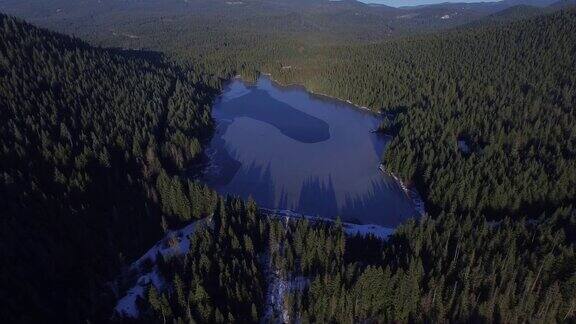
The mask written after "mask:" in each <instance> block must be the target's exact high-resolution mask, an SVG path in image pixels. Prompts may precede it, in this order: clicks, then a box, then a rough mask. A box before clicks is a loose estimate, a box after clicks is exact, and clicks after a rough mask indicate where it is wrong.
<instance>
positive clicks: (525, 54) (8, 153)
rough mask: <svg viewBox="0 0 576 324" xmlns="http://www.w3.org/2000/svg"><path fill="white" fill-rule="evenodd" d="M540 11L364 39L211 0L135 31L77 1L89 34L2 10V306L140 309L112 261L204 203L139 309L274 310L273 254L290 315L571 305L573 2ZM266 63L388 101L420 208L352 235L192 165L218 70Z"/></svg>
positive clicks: (359, 318)
mask: <svg viewBox="0 0 576 324" xmlns="http://www.w3.org/2000/svg"><path fill="white" fill-rule="evenodd" d="M526 12H527V13H526V14H518V13H517V12H515V13H513V18H494V17H493V16H491V17H489V19H487V20H481V21H477V23H474V24H471V25H459V26H458V27H457V28H454V29H449V30H446V31H443V32H435V33H425V34H422V33H415V34H412V33H407V34H405V35H402V36H401V37H400V36H394V37H388V38H386V39H382V35H377V34H374V35H372V36H371V37H370V39H369V40H361V41H359V42H353V41H350V39H351V38H354V34H353V33H352V34H342V33H340V32H339V31H338V30H336V31H334V32H333V33H332V34H331V37H333V38H331V39H328V38H324V37H323V35H325V34H324V33H329V31H330V27H329V24H328V23H326V24H328V27H325V26H324V27H323V26H322V24H320V25H308V24H307V23H302V24H295V25H294V26H293V27H294V28H293V29H291V32H287V30H290V29H289V28H287V27H286V26H283V25H282V24H281V23H279V24H278V25H276V26H277V28H270V29H266V30H265V31H261V32H259V29H260V27H259V26H261V25H259V24H261V23H262V21H273V22H274V23H272V24H273V25H274V24H275V23H276V22H278V20H277V19H278V17H279V16H275V17H266V16H265V15H263V16H262V17H260V18H259V19H262V20H256V21H252V23H253V24H252V25H250V24H246V25H238V26H232V27H214V28H212V27H211V26H216V18H214V17H212V16H210V15H208V14H207V15H206V16H204V17H200V18H197V19H196V18H190V17H189V16H185V15H184V16H181V17H180V19H182V20H177V21H178V22H183V21H187V22H188V23H187V24H182V26H181V27H178V26H179V25H178V24H174V23H172V22H169V21H164V22H163V24H164V25H163V26H164V27H163V28H160V29H159V28H157V26H158V25H156V23H152V22H151V21H156V19H160V20H161V21H163V20H164V18H157V17H146V19H149V20H148V21H149V22H150V23H142V20H141V19H142V17H139V18H134V20H133V21H131V22H129V23H127V26H131V27H130V28H136V29H133V30H131V31H130V32H131V33H133V34H134V35H142V34H146V35H148V37H142V38H129V37H128V39H125V40H121V41H119V40H118V39H117V38H114V37H110V36H106V37H103V35H102V34H101V33H100V31H101V29H99V27H98V26H99V24H100V23H101V22H98V21H96V22H95V23H94V22H90V23H89V22H86V24H85V25H80V24H78V22H77V21H73V20H71V22H70V21H69V23H70V24H71V26H75V27H74V28H76V31H77V33H78V34H80V35H82V37H86V39H89V40H90V43H87V42H84V41H82V40H80V39H78V38H75V37H73V36H65V35H62V34H59V33H56V32H52V31H48V30H45V29H40V28H37V27H34V26H32V25H30V24H28V23H26V22H24V21H22V20H19V19H18V18H13V17H9V16H5V15H1V14H0V134H1V137H0V144H1V145H0V172H1V173H0V175H1V176H0V208H1V210H2V212H1V214H2V216H1V218H2V225H1V226H0V237H1V239H0V255H1V256H2V257H3V260H4V262H3V265H4V266H3V267H2V268H1V269H0V278H2V279H0V282H1V285H2V287H3V288H2V289H1V291H0V301H1V303H2V305H3V306H1V307H0V317H2V318H4V319H6V320H7V321H8V322H37V321H55V322H80V321H91V322H107V321H120V322H122V321H125V322H131V321H133V319H130V318H128V317H123V316H122V314H117V313H116V314H115V313H114V311H113V309H114V306H115V303H116V301H117V300H118V298H119V297H121V293H120V292H119V291H118V290H119V288H124V286H127V285H129V284H130V280H127V281H126V282H117V281H116V278H118V277H119V275H120V274H123V273H126V272H127V269H128V267H129V265H130V264H131V262H132V261H133V260H136V259H138V257H139V256H140V255H142V253H143V252H144V251H145V250H146V248H147V247H150V246H152V245H153V243H154V242H155V241H157V240H158V239H159V238H161V237H163V236H164V235H168V233H169V232H170V230H171V229H176V228H180V227H182V226H183V225H185V224H188V223H189V222H190V221H194V220H198V219H206V220H208V223H209V226H206V227H205V228H202V229H201V230H199V231H198V232H197V233H195V235H193V236H192V237H191V243H190V248H189V250H188V251H187V253H186V254H185V255H184V256H183V257H174V258H163V257H160V258H158V259H159V260H160V261H158V264H157V266H158V268H159V269H160V273H161V275H162V277H163V278H165V281H166V282H167V283H166V284H165V285H164V286H163V287H156V286H155V285H153V284H152V285H149V286H148V287H147V289H146V292H145V294H144V296H143V298H140V299H139V300H138V308H139V309H140V313H141V316H140V318H139V319H138V320H139V321H145V322H163V323H166V322H178V323H180V322H182V323H184V322H218V323H224V322H241V323H246V322H259V321H260V320H261V319H263V318H264V319H268V320H270V317H267V316H269V314H267V311H268V305H267V302H268V294H269V289H270V281H269V275H270V272H273V273H275V274H276V275H277V276H278V279H277V280H281V281H284V282H288V283H291V282H292V283H299V284H294V285H293V286H291V288H290V289H288V291H287V293H286V294H285V297H284V299H283V303H282V305H281V306H282V309H283V311H284V314H282V316H283V318H284V320H286V319H288V321H296V320H298V321H301V322H305V323H308V322H394V321H396V322H441V321H442V322H443V321H453V322H468V321H475V322H533V321H538V322H572V321H575V320H576V298H575V297H574V296H576V255H575V243H576V210H575V209H574V203H575V202H576V201H575V199H576V192H575V188H576V133H575V130H576V116H575V109H574V108H575V107H576V10H574V9H564V10H550V11H546V12H545V14H541V12H538V13H535V11H528V10H527V11H526ZM309 14H310V13H306V14H305V15H304V17H306V18H307V19H308V18H309V17H310V16H308V15H309ZM316 14H318V13H317V12H316ZM322 14H323V15H328V14H327V13H326V12H323V13H322ZM279 15H280V14H279ZM112 16H114V15H112ZM94 17H96V18H94V19H99V18H98V17H100V16H98V15H94ZM106 17H107V18H106V19H110V16H106ZM186 17H187V18H186ZM114 19H115V20H113V21H115V22H116V23H117V24H120V21H121V19H120V18H119V17H114ZM303 19H304V18H303ZM55 21H56V22H58V24H64V23H63V22H62V21H58V20H55ZM280 21H281V20H280ZM290 21H292V22H293V20H290ZM304 21H308V20H305V19H304ZM62 26H64V25H60V27H57V28H56V29H58V30H62ZM112 26H117V25H116V24H113V25H112ZM136 26H138V27H136ZM303 26H309V27H310V26H313V27H310V28H311V29H308V27H303ZM176 27H178V28H176ZM356 27H357V26H353V28H356ZM370 27H371V28H372V27H374V26H373V25H370ZM301 28H303V29H301ZM314 28H320V30H319V29H314ZM324 28H325V29H324ZM358 30H359V29H357V30H355V32H357V31H358ZM199 31H202V32H199ZM313 31H314V32H313ZM306 34H312V35H315V37H311V38H310V39H307V38H306V37H304V36H302V35H306ZM167 35H172V36H170V37H167ZM318 35H320V36H318ZM316 37H318V38H316ZM317 39H324V40H325V42H317ZM127 44H129V45H127ZM100 45H106V46H108V47H101V46H100ZM113 46H114V47H113ZM116 46H117V47H116ZM123 48H124V49H123ZM126 48H140V49H139V50H128V49H126ZM285 66H291V68H290V69H285V68H283V67H285ZM259 73H271V74H272V75H273V77H274V78H275V79H276V80H279V81H280V82H282V83H299V84H302V85H304V86H306V87H307V88H308V89H310V90H313V91H317V92H322V93H326V94H328V95H331V96H334V97H338V98H342V99H347V100H351V101H352V102H354V103H355V104H358V105H360V106H366V107H368V108H370V109H372V110H374V111H377V112H381V113H382V114H383V116H384V118H383V122H382V124H381V126H380V129H379V131H381V132H382V133H385V134H389V135H392V136H393V140H392V142H391V144H390V146H389V148H388V149H387V150H386V153H385V155H384V156H383V157H382V160H383V163H384V165H385V167H386V169H387V170H389V171H390V172H393V173H395V174H397V175H399V176H400V177H401V178H402V179H403V180H405V181H406V182H407V183H409V184H410V185H411V186H413V187H415V188H416V189H417V190H418V191H419V192H420V193H421V194H422V196H423V198H424V200H425V202H426V205H427V209H428V216H427V217H424V218H422V219H419V220H413V221H410V222H408V223H406V224H404V225H401V226H399V227H398V228H397V229H396V231H395V232H394V234H393V235H392V236H390V237H389V238H388V240H385V241H382V240H379V239H377V238H375V237H370V236H367V237H365V236H349V235H346V234H345V232H344V231H343V228H342V224H341V222H340V221H338V220H337V221H336V222H334V223H331V222H323V221H313V220H298V219H294V220H284V219H283V218H282V217H280V216H278V215H270V214H269V213H265V212H263V211H262V210H260V209H259V208H258V206H257V205H256V204H255V203H254V202H253V201H242V200H240V199H238V198H234V197H221V196H219V195H218V194H216V193H215V192H214V191H212V190H211V189H210V188H208V187H206V186H205V185H203V184H202V183H200V182H198V181H197V180H196V177H195V176H194V175H190V174H188V173H186V172H184V171H185V170H188V169H190V168H192V169H194V170H196V169H198V167H199V166H201V165H202V161H203V150H204V148H205V146H206V143H207V141H208V140H209V139H210V137H211V135H212V132H213V128H214V125H213V121H212V119H211V115H210V114H211V111H210V110H211V109H210V107H211V104H212V102H213V100H214V98H215V97H216V96H217V95H218V93H219V91H220V90H221V88H222V85H223V82H225V80H226V79H227V78H229V77H230V76H232V75H236V74H242V75H243V77H245V78H247V79H250V78H255V77H257V76H258V74H259ZM325 216H331V215H325Z"/></svg>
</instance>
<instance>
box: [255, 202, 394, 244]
mask: <svg viewBox="0 0 576 324" xmlns="http://www.w3.org/2000/svg"><path fill="white" fill-rule="evenodd" d="M261 210H262V211H264V212H265V213H267V214H269V215H271V216H277V217H283V218H285V219H286V221H288V220H290V219H307V220H309V221H311V222H328V223H334V222H335V220H334V219H332V218H324V217H316V216H308V215H302V214H298V213H296V212H294V211H291V210H280V209H267V208H261ZM342 227H343V228H344V232H346V234H348V235H357V234H359V235H363V236H368V235H373V236H374V237H376V238H379V239H383V240H385V239H387V238H388V236H390V235H391V234H393V233H394V229H393V228H390V227H384V226H380V225H375V224H353V223H346V222H342Z"/></svg>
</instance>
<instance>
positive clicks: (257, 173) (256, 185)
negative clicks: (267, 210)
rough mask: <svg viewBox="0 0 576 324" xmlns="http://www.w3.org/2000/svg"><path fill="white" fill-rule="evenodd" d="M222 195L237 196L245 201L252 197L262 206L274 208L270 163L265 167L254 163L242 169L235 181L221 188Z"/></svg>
mask: <svg viewBox="0 0 576 324" xmlns="http://www.w3.org/2000/svg"><path fill="white" fill-rule="evenodd" d="M221 193H229V194H235V195H238V196H240V197H242V198H244V199H247V198H248V197H249V196H252V198H254V200H255V201H256V202H257V203H258V204H259V205H260V206H262V207H273V206H274V201H275V193H274V181H273V180H272V173H271V169H270V163H268V164H266V165H264V164H257V163H256V162H252V163H251V164H250V165H248V166H243V167H241V168H240V170H238V172H237V173H236V176H235V177H234V179H233V180H232V181H231V182H230V183H228V184H227V185H226V186H225V187H223V188H221Z"/></svg>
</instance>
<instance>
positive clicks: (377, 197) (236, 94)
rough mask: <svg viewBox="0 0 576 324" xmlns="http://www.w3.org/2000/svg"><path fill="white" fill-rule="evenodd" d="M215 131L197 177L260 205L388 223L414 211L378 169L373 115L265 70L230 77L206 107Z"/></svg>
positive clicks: (381, 140)
mask: <svg viewBox="0 0 576 324" xmlns="http://www.w3.org/2000/svg"><path fill="white" fill-rule="evenodd" d="M212 114H213V117H214V119H215V120H216V123H217V130H216V133H215V135H214V137H213V139H212V142H211V144H210V148H209V149H208V150H207V153H208V156H209V160H210V162H209V165H208V166H207V167H206V169H205V174H204V180H205V181H206V182H207V183H208V184H209V185H210V186H211V187H213V188H214V189H216V190H217V191H218V192H220V193H222V194H232V195H238V196H241V197H244V198H247V197H248V196H252V197H253V198H254V199H255V200H256V201H257V202H258V203H259V204H260V206H262V207H267V208H272V209H291V210H294V211H297V212H300V213H303V214H307V215H313V216H322V217H329V218H335V217H337V216H338V215H339V216H341V217H342V219H343V220H348V221H355V222H359V223H365V224H366V223H371V224H379V225H383V226H390V227H392V226H395V225H397V224H398V223H399V222H401V221H403V220H404V219H406V218H407V217H412V216H415V215H416V214H417V213H416V211H415V209H414V206H413V204H412V202H411V201H410V199H409V198H408V197H407V196H406V194H405V193H404V192H403V191H402V189H401V188H400V187H399V185H398V184H397V183H396V182H395V181H394V179H392V178H391V177H389V176H387V175H385V174H384V173H382V172H381V171H379V170H378V165H379V163H380V160H381V156H382V153H383V151H384V149H385V146H386V142H387V140H388V139H387V138H386V137H383V136H381V135H378V134H375V133H372V132H371V130H372V129H374V128H376V127H377V126H378V124H379V118H378V116H375V115H374V114H371V113H369V112H366V111H362V110H360V109H357V108H355V107H354V106H352V105H350V104H348V103H345V102H343V101H339V100H333V99H329V98H325V97H322V96H316V95H314V94H310V93H309V92H307V91H305V89H303V88H302V87H282V86H279V85H277V84H276V83H274V82H272V81H271V80H270V79H269V78H268V77H260V78H259V79H258V82H257V83H256V84H255V85H250V84H247V83H245V82H243V81H242V80H241V79H238V78H237V79H234V80H232V81H231V82H230V83H229V84H228V86H227V87H226V89H225V90H224V92H223V94H222V95H221V96H220V97H219V98H218V99H217V101H216V103H215V105H214V107H213V112H212Z"/></svg>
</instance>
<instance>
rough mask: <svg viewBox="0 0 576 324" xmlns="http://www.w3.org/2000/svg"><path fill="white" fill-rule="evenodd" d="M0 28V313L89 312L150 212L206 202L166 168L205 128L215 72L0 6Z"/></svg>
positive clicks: (144, 231)
mask: <svg viewBox="0 0 576 324" xmlns="http://www.w3.org/2000/svg"><path fill="white" fill-rule="evenodd" d="M0 26H1V27H0V28H1V30H0V120H1V121H2V122H1V124H0V134H1V137H0V143H1V145H0V170H1V177H0V178H1V180H0V193H1V194H0V209H1V210H2V212H1V213H2V226H0V231H1V233H0V237H2V242H1V243H2V244H1V252H0V253H1V255H2V257H3V262H2V263H3V267H2V270H1V273H2V286H3V288H2V293H1V294H0V298H1V300H2V304H3V306H2V316H1V317H2V318H4V319H5V320H8V321H11V320H22V321H56V320H57V319H59V318H60V319H62V316H64V318H63V319H65V320H70V321H77V320H79V319H82V318H90V317H94V316H95V315H96V314H98V312H100V311H101V309H99V308H100V307H108V305H102V303H107V302H109V301H110V300H109V299H106V298H103V297H102V293H103V292H105V291H106V289H104V288H105V285H106V282H107V281H109V280H110V279H111V278H113V276H114V275H116V274H117V272H118V271H119V269H120V268H121V267H122V266H123V265H124V264H125V262H127V261H129V260H131V259H132V258H134V257H135V256H137V255H138V254H139V253H141V252H142V250H143V249H144V248H145V247H146V246H147V245H149V244H150V243H151V242H153V241H154V240H156V239H157V237H158V236H159V235H160V234H161V232H162V227H161V225H160V224H161V221H162V219H163V217H164V218H166V219H165V222H167V223H168V224H178V223H180V222H182V221H186V220H189V219H191V218H198V217H200V216H202V215H203V214H204V213H207V212H208V211H211V210H210V208H209V206H208V205H209V204H208V203H209V202H210V200H213V199H214V198H213V197H214V195H213V194H212V193H211V192H210V190H208V189H206V188H204V187H203V186H201V185H199V184H196V183H192V182H189V183H188V184H186V181H184V180H182V179H180V178H179V177H178V176H176V174H178V173H179V170H181V169H182V168H183V167H184V166H187V165H189V164H190V163H194V161H195V160H197V159H198V158H199V154H200V152H201V150H202V142H203V141H204V140H205V139H206V138H207V136H209V135H210V133H211V128H212V121H211V117H210V107H209V106H210V104H211V101H212V98H213V95H214V94H215V92H216V91H217V88H218V87H219V83H218V82H216V81H215V80H212V79H210V78H205V77H204V76H203V75H202V74H201V73H199V72H198V71H194V70H190V69H182V68H180V67H179V66H177V65H174V64H172V63H170V62H168V61H166V60H164V59H163V58H162V57H161V56H154V55H152V54H150V55H148V56H149V58H142V56H147V55H144V53H137V54H134V53H130V52H124V51H112V50H104V49H98V48H92V47H90V46H89V45H87V44H85V43H83V42H81V41H79V40H77V39H73V38H70V37H67V36H63V35H58V34H54V33H50V32H47V31H44V30H40V29H37V28H34V27H32V26H30V25H28V24H25V23H23V22H22V21H18V20H15V19H13V18H9V17H6V16H4V15H2V16H0ZM190 200H192V201H193V202H195V201H203V202H205V203H204V204H197V203H194V205H193V208H192V207H191V206H190ZM211 204H214V203H211ZM203 206H204V207H203Z"/></svg>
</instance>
